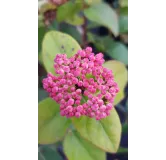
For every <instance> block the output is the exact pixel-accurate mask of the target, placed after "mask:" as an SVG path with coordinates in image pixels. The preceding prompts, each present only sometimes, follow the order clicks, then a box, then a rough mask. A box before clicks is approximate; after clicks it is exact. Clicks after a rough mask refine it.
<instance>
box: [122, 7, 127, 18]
mask: <svg viewBox="0 0 166 160" xmlns="http://www.w3.org/2000/svg"><path fill="white" fill-rule="evenodd" d="M120 15H123V16H128V7H122V8H120Z"/></svg>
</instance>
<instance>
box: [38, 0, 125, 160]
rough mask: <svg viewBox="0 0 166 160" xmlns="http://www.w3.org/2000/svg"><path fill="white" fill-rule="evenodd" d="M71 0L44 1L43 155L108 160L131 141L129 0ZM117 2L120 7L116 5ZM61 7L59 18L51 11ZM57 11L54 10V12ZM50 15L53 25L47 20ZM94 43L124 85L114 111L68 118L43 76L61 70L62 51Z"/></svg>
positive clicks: (41, 15) (41, 33) (40, 40)
mask: <svg viewBox="0 0 166 160" xmlns="http://www.w3.org/2000/svg"><path fill="white" fill-rule="evenodd" d="M108 2H109V1H102V0H71V1H66V3H64V4H62V5H58V6H56V5H55V4H51V3H49V2H47V1H46V0H42V1H40V2H39V8H38V9H39V18H38V22H39V27H38V57H39V58H38V59H39V64H40V65H41V69H39V99H38V101H39V106H38V113H39V115H38V133H39V136H38V137H39V139H38V143H39V153H38V154H39V159H40V160H43V159H45V160H52V159H57V160H62V159H63V156H60V155H59V153H61V152H58V151H59V147H63V152H62V153H64V154H65V156H67V158H68V159H69V160H78V159H80V160H84V159H87V160H104V159H106V152H107V153H109V154H115V153H117V154H125V153H127V152H128V150H127V147H126V146H123V145H121V140H122V138H123V136H124V135H126V134H127V133H128V132H127V130H128V124H127V119H126V118H125V120H123V119H122V117H127V107H128V101H126V99H127V93H126V86H127V81H128V75H127V74H128V71H127V65H128V40H127V38H126V37H127V36H128V1H126V0H115V1H114V3H111V2H110V3H108ZM115 2H117V4H118V7H117V6H116V5H115ZM49 11H52V12H55V15H56V16H55V18H54V19H53V21H52V19H51V18H50V17H46V16H45V12H49ZM52 12H51V13H52ZM46 20H47V21H49V22H50V23H49V25H46V24H45V22H46ZM88 45H89V46H92V48H93V49H94V50H95V51H96V52H102V53H104V56H105V60H106V62H105V64H104V66H105V67H107V68H109V69H111V70H112V71H113V74H114V76H115V81H116V82H117V83H118V85H119V87H120V92H119V93H118V94H117V96H116V98H115V101H114V106H115V108H114V109H113V110H112V111H111V114H110V116H109V117H107V118H105V119H103V120H100V121H96V120H95V119H90V118H88V117H81V118H78V119H77V118H72V119H67V118H65V117H61V116H60V113H59V112H60V111H59V105H58V104H57V103H56V102H55V101H53V100H52V99H50V98H48V94H47V93H46V92H45V91H44V90H43V88H42V83H41V80H42V78H43V77H45V76H46V74H47V73H49V72H51V73H53V74H55V72H54V69H53V62H54V58H55V56H56V54H59V53H66V54H67V56H68V57H71V56H72V55H73V54H75V53H76V51H77V50H79V49H80V48H83V47H85V46H88Z"/></svg>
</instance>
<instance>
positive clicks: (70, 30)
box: [61, 24, 82, 43]
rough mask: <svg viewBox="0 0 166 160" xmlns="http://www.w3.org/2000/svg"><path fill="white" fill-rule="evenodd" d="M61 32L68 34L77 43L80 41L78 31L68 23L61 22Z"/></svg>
mask: <svg viewBox="0 0 166 160" xmlns="http://www.w3.org/2000/svg"><path fill="white" fill-rule="evenodd" d="M61 32H63V33H67V34H69V35H70V36H72V37H73V38H74V39H75V40H77V42H79V43H81V42H82V37H81V34H80V33H79V32H78V30H77V28H76V27H73V26H71V25H68V24H61Z"/></svg>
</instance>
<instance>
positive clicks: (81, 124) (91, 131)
mask: <svg viewBox="0 0 166 160" xmlns="http://www.w3.org/2000/svg"><path fill="white" fill-rule="evenodd" d="M72 122H73V124H74V126H75V128H76V129H77V131H78V132H79V133H80V134H81V136H82V137H84V138H85V139H86V140H89V141H90V142H91V143H93V144H94V145H95V146H97V147H98V148H100V149H102V150H104V151H106V152H110V153H115V152H117V150H118V148H119V143H120V137H121V123H120V119H119V116H118V114H117V112H116V110H115V109H112V110H111V114H110V116H108V117H106V118H104V119H102V120H100V121H96V120H95V119H94V118H89V117H85V116H84V117H81V118H79V119H77V118H73V119H72Z"/></svg>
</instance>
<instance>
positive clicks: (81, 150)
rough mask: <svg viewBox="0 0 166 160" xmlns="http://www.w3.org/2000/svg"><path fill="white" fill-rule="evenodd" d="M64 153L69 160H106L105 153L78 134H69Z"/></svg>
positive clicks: (65, 141)
mask: <svg viewBox="0 0 166 160" xmlns="http://www.w3.org/2000/svg"><path fill="white" fill-rule="evenodd" d="M64 152H65V154H66V156H67V157H68V159H69V160H105V157H106V156H105V153H104V152H103V151H102V150H100V149H98V148H97V147H95V146H94V145H93V144H91V143H90V142H88V141H86V140H84V139H82V137H81V136H80V135H79V134H78V133H77V132H69V133H68V134H67V136H66V137H65V140H64Z"/></svg>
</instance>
